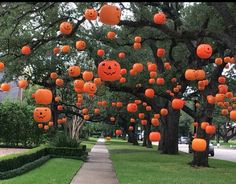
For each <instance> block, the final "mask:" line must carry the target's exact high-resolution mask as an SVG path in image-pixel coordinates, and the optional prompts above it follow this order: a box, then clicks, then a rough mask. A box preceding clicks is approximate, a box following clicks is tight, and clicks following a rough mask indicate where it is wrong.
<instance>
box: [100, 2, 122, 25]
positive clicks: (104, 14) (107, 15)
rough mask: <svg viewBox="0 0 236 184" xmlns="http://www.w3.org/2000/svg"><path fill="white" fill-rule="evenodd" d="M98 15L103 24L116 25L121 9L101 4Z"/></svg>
mask: <svg viewBox="0 0 236 184" xmlns="http://www.w3.org/2000/svg"><path fill="white" fill-rule="evenodd" d="M99 17H100V21H101V22H102V23H103V24H108V25H117V24H119V22H120V17H121V10H120V8H118V7H117V6H113V5H103V6H102V8H101V10H100V12H99Z"/></svg>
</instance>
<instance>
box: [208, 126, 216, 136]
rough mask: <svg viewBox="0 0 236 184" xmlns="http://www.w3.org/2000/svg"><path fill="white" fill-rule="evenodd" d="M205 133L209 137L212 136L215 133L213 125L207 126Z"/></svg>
mask: <svg viewBox="0 0 236 184" xmlns="http://www.w3.org/2000/svg"><path fill="white" fill-rule="evenodd" d="M205 131H206V133H207V134H209V135H214V134H215V133H216V126H215V125H208V126H206V129H205Z"/></svg>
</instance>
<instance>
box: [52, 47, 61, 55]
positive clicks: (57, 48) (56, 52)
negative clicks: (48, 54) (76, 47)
mask: <svg viewBox="0 0 236 184" xmlns="http://www.w3.org/2000/svg"><path fill="white" fill-rule="evenodd" d="M60 51H61V49H60V48H59V47H55V48H54V49H53V53H54V54H55V55H56V54H58V53H59V52H60Z"/></svg>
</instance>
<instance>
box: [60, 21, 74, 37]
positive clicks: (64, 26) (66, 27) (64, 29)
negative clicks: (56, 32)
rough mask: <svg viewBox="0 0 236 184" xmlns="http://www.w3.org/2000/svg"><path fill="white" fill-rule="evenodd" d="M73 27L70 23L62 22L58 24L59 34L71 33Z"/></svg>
mask: <svg viewBox="0 0 236 184" xmlns="http://www.w3.org/2000/svg"><path fill="white" fill-rule="evenodd" d="M72 29H73V26H72V24H71V23H70V22H62V23H61V24H60V32H61V33H63V34H66V35H68V34H70V33H71V32H72Z"/></svg>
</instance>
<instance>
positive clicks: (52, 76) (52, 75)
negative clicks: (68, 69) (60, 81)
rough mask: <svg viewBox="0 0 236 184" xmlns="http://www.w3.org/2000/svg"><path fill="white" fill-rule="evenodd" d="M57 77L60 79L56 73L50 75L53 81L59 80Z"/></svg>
mask: <svg viewBox="0 0 236 184" xmlns="http://www.w3.org/2000/svg"><path fill="white" fill-rule="evenodd" d="M57 77H58V75H57V73H56V72H52V73H50V78H51V79H53V80H55V79H57Z"/></svg>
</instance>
